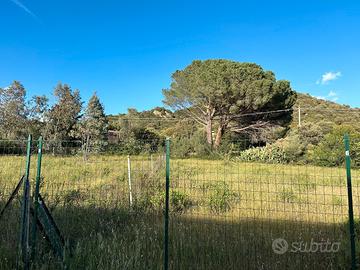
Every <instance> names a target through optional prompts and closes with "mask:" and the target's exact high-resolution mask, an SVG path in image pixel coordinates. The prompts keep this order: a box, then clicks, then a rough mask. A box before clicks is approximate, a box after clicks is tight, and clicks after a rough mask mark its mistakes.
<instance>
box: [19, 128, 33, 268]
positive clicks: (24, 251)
mask: <svg viewBox="0 0 360 270" xmlns="http://www.w3.org/2000/svg"><path fill="white" fill-rule="evenodd" d="M31 142H32V137H31V135H29V137H28V141H27V148H26V167H25V178H24V180H25V181H24V194H23V203H22V212H21V232H20V233H21V235H20V254H21V257H22V260H23V263H24V269H29V233H30V228H29V227H30V220H29V218H30V202H29V197H30V181H29V176H30V161H31Z"/></svg>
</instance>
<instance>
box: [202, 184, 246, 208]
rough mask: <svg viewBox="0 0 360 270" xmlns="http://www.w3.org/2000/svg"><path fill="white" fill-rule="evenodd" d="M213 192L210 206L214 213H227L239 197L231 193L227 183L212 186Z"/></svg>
mask: <svg viewBox="0 0 360 270" xmlns="http://www.w3.org/2000/svg"><path fill="white" fill-rule="evenodd" d="M210 188H211V190H212V192H211V194H210V198H209V206H210V209H211V211H212V212H213V213H217V214H219V213H223V212H227V211H229V210H230V209H231V208H232V205H233V203H234V202H235V200H236V199H237V198H238V197H239V196H238V195H237V194H236V193H235V192H233V191H231V189H230V187H229V185H228V184H227V183H225V182H218V183H216V184H212V185H211V186H210Z"/></svg>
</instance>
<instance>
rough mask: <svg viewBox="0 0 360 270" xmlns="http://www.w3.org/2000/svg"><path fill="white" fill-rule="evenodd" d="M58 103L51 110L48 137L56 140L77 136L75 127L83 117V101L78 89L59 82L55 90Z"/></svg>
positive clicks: (70, 138)
mask: <svg viewBox="0 0 360 270" xmlns="http://www.w3.org/2000/svg"><path fill="white" fill-rule="evenodd" d="M54 96H55V97H56V99H57V103H56V104H55V105H54V106H53V107H52V108H51V109H50V110H49V113H48V116H47V118H48V123H47V138H48V139H51V140H54V141H64V140H72V139H74V138H76V133H75V127H76V124H77V122H78V120H79V119H80V118H81V114H80V113H81V108H82V102H81V98H80V93H79V91H78V90H75V91H73V90H72V89H71V87H70V86H68V85H67V84H61V83H59V84H58V85H57V86H56V88H55V91H54Z"/></svg>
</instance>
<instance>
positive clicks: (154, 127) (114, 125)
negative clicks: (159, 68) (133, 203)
mask: <svg viewBox="0 0 360 270" xmlns="http://www.w3.org/2000/svg"><path fill="white" fill-rule="evenodd" d="M299 107H300V112H301V126H303V128H306V126H309V125H317V126H319V127H320V128H321V129H322V130H323V132H324V133H327V132H329V131H330V130H331V129H332V127H333V126H334V124H335V125H340V124H347V125H351V126H353V127H354V128H356V129H359V130H360V109H359V108H351V107H350V106H348V105H341V104H338V103H335V102H332V101H328V100H323V99H318V98H315V97H313V96H311V95H309V94H302V93H298V98H297V101H296V103H295V105H294V107H293V108H294V111H293V120H292V123H291V125H290V127H291V128H292V129H294V128H297V127H298V120H299V118H298V108H299ZM184 117H186V115H185V114H184V112H181V111H177V112H172V111H170V110H168V109H165V108H163V107H156V108H154V109H151V110H146V111H141V112H139V111H137V110H136V109H128V113H126V114H118V115H109V116H108V119H109V124H110V130H119V129H120V128H121V127H123V128H125V129H126V127H124V121H126V122H127V123H131V125H130V126H129V127H134V126H137V127H143V128H145V129H147V130H149V131H151V132H154V133H157V134H162V135H169V134H171V133H172V132H175V131H174V130H177V131H176V132H181V130H182V131H183V129H184V128H189V126H184V124H183V123H182V124H181V123H180V121H177V120H176V119H183V118H184ZM192 125H194V124H192Z"/></svg>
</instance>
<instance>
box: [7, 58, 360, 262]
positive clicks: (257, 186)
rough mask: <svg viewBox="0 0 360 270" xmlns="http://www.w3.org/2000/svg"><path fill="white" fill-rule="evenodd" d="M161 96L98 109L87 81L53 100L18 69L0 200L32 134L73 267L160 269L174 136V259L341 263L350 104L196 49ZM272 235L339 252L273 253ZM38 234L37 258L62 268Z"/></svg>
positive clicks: (357, 143)
mask: <svg viewBox="0 0 360 270" xmlns="http://www.w3.org/2000/svg"><path fill="white" fill-rule="evenodd" d="M163 94H164V104H165V105H166V106H168V107H166V108H163V107H157V108H154V109H152V110H148V111H142V112H139V111H137V110H136V109H132V108H130V109H128V112H127V113H124V114H119V115H106V114H105V109H104V106H103V105H102V103H101V101H100V100H99V97H98V96H97V95H96V93H94V95H93V96H92V97H91V98H90V100H89V102H88V103H87V105H86V106H85V107H84V104H83V102H82V100H81V96H80V92H79V91H78V90H73V89H72V88H71V87H70V86H69V85H66V84H61V83H60V84H58V85H57V86H56V87H55V90H54V99H55V102H54V103H53V104H49V103H48V98H47V97H45V96H35V97H33V98H31V99H30V100H28V99H27V97H26V91H25V88H24V87H23V86H22V85H21V83H20V82H17V81H15V82H13V83H12V84H11V85H10V86H9V87H7V88H3V89H0V138H1V140H0V154H1V156H0V164H1V166H0V207H2V206H3V205H4V204H5V201H6V199H7V198H8V197H9V194H10V193H11V191H12V190H13V188H14V186H15V185H16V183H17V181H18V180H19V178H20V176H21V175H22V174H23V170H24V157H23V156H24V146H25V139H26V137H27V134H29V133H31V134H33V135H34V138H35V139H36V138H38V137H39V136H40V135H41V136H43V137H44V138H45V145H44V151H45V156H44V161H43V171H42V186H41V190H42V191H41V192H42V194H43V196H44V197H45V199H46V201H47V202H48V204H49V207H50V210H51V212H52V214H53V215H54V218H55V220H56V222H57V223H58V224H59V227H60V228H61V230H62V233H63V235H64V237H65V238H66V240H67V247H68V249H69V253H68V256H66V264H67V265H68V266H69V267H70V269H82V268H83V269H159V268H160V266H161V265H162V259H163V242H164V239H163V231H162V230H163V209H164V199H165V190H164V178H165V169H164V157H163V153H164V146H165V143H164V141H165V138H166V137H170V141H171V165H170V166H171V167H170V172H171V190H170V210H171V218H170V220H171V223H170V266H171V269H219V268H224V269H238V268H239V266H240V265H241V266H244V265H245V268H247V269H289V268H293V269H315V268H316V269H329V268H330V269H332V268H347V266H348V263H349V249H348V238H349V236H348V229H347V211H348V209H347V190H346V181H345V179H346V176H345V170H344V169H343V165H344V144H343V136H344V134H345V133H348V134H349V135H350V138H351V151H350V155H351V157H352V167H353V171H352V172H353V186H354V187H353V188H354V205H355V207H358V206H359V205H360V202H359V196H358V193H359V191H360V190H359V181H360V178H359V176H360V172H359V171H358V169H357V168H358V167H360V135H359V134H360V133H359V131H360V126H359V120H360V111H359V109H352V108H349V107H347V106H343V105H339V104H336V103H333V102H329V101H325V100H319V99H316V98H313V97H311V96H310V95H305V94H300V93H296V92H295V91H294V90H293V89H292V88H291V86H290V83H289V82H287V81H284V80H277V79H276V77H275V74H274V73H273V72H271V71H265V70H263V69H262V68H261V67H260V66H259V65H256V64H253V63H238V62H233V61H228V60H206V61H194V62H193V63H192V64H190V65H189V66H188V67H186V68H185V69H183V70H179V71H176V72H174V74H173V75H172V83H171V85H170V87H169V88H168V89H165V90H163ZM299 113H300V116H301V119H299ZM128 155H130V160H131V169H130V170H129V169H128V157H127V156H128ZM34 170H35V168H34V167H33V169H32V171H31V176H32V179H31V180H32V181H33V176H34V175H35V171H34ZM129 174H130V177H131V181H130V179H129ZM129 181H130V182H131V185H132V186H131V195H132V196H133V199H134V200H133V203H132V204H131V203H130V199H129V196H130V186H129ZM19 213H20V203H19V201H16V202H15V203H14V205H13V206H12V208H11V209H8V211H7V213H6V218H2V219H1V220H0V227H1V228H4V229H3V230H2V232H3V233H0V268H1V269H13V268H16V258H17V253H16V252H14V250H15V249H16V248H14V247H16V246H17V243H18V237H19V233H18V230H19V218H20V214H19ZM279 237H280V238H284V239H286V240H287V241H288V242H289V243H292V242H294V241H302V243H310V242H311V241H317V242H323V241H327V240H329V241H330V242H338V241H339V242H340V250H339V251H338V252H336V253H326V252H325V253H323V252H320V253H319V252H318V253H311V252H307V253H301V252H300V253H296V252H295V253H291V252H289V253H288V256H279V255H278V254H275V253H274V252H273V249H272V242H273V240H274V239H276V238H279ZM39 242H41V244H40V245H39V247H38V252H39V256H38V260H36V262H34V263H35V264H36V267H37V268H39V269H44V268H46V269H47V268H51V269H52V268H56V267H59V268H60V267H61V265H60V263H57V264H56V263H55V262H56V261H57V260H56V258H54V255H53V253H52V252H51V250H50V247H49V245H48V244H47V243H46V241H44V239H39Z"/></svg>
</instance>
